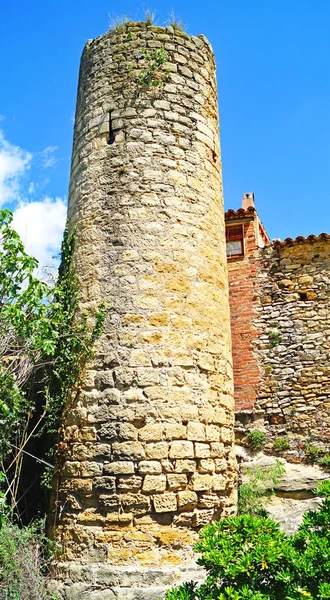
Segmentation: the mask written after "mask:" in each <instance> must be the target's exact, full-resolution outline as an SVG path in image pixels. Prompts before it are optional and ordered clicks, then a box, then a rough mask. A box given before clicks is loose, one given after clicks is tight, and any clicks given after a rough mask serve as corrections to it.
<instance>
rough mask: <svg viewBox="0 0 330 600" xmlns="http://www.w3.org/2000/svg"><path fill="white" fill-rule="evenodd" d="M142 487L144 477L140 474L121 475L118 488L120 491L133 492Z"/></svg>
mask: <svg viewBox="0 0 330 600" xmlns="http://www.w3.org/2000/svg"><path fill="white" fill-rule="evenodd" d="M141 487H142V477H139V476H138V475H123V476H122V477H119V480H118V485H117V490H118V492H133V491H138V490H139V489H141Z"/></svg>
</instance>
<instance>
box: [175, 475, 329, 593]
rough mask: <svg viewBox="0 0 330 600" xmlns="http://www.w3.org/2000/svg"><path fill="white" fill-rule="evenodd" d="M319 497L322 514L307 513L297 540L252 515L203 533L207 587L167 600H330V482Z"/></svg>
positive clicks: (188, 588)
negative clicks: (322, 496)
mask: <svg viewBox="0 0 330 600" xmlns="http://www.w3.org/2000/svg"><path fill="white" fill-rule="evenodd" d="M319 493H323V494H324V495H325V496H326V498H325V500H324V501H323V503H322V506H321V508H320V510H319V511H317V512H314V511H308V512H307V513H306V514H305V516H304V519H303V522H302V524H301V525H300V527H299V529H298V531H297V533H296V534H295V535H293V536H288V535H286V534H285V533H282V532H281V531H280V529H279V525H278V524H277V523H275V522H274V521H273V520H272V519H269V518H265V517H255V516H251V515H242V516H240V517H228V518H226V519H223V520H222V521H219V522H218V523H213V524H212V525H207V526H206V527H204V528H203V529H202V531H201V534H200V541H199V542H198V543H197V544H196V547H195V549H196V551H197V552H199V553H201V556H200V558H198V560H197V562H198V564H199V565H201V566H202V567H204V568H205V569H206V571H207V577H206V579H205V582H204V583H203V584H201V585H200V586H198V585H196V584H194V583H189V584H184V585H182V586H180V587H178V588H174V589H173V590H171V591H169V592H168V593H167V595H166V600H298V599H300V600H303V599H308V598H310V599H312V600H313V599H314V600H316V599H320V600H326V599H329V598H330V582H329V572H330V553H329V544H330V527H329V524H330V482H329V481H328V482H324V483H323V484H322V485H321V486H320V489H319Z"/></svg>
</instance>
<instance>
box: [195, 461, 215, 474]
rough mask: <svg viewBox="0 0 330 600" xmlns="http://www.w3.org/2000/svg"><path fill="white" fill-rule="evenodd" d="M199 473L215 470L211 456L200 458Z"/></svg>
mask: <svg viewBox="0 0 330 600" xmlns="http://www.w3.org/2000/svg"><path fill="white" fill-rule="evenodd" d="M198 471H199V473H213V472H214V471H215V462H214V460H212V459H211V458H202V459H201V460H200V461H199V465H198Z"/></svg>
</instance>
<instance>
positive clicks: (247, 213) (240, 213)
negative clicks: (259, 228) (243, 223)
mask: <svg viewBox="0 0 330 600" xmlns="http://www.w3.org/2000/svg"><path fill="white" fill-rule="evenodd" d="M256 212H257V211H256V209H255V208H254V207H253V206H249V208H247V209H246V210H244V208H239V209H238V210H233V209H232V208H230V209H229V210H227V211H226V212H225V219H237V218H241V219H242V218H244V217H252V216H253V215H255V214H256Z"/></svg>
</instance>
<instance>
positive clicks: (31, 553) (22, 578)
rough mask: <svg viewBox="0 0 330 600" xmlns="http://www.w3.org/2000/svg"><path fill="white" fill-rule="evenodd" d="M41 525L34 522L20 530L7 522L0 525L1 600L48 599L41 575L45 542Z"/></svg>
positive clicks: (44, 581)
mask: <svg viewBox="0 0 330 600" xmlns="http://www.w3.org/2000/svg"><path fill="white" fill-rule="evenodd" d="M42 526H43V523H36V524H34V525H30V526H29V527H23V528H22V529H20V528H19V527H18V526H17V525H13V524H12V523H10V521H9V520H7V519H6V520H5V521H4V522H3V525H2V527H1V528H0V598H2V599H3V600H9V599H10V600H50V598H49V594H47V591H46V578H45V575H44V573H45V570H46V564H47V560H46V559H47V556H46V555H47V545H48V542H47V540H46V538H45V537H44V535H43V534H42V533H41V528H42ZM45 549H46V550H45ZM53 598H54V597H53Z"/></svg>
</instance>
